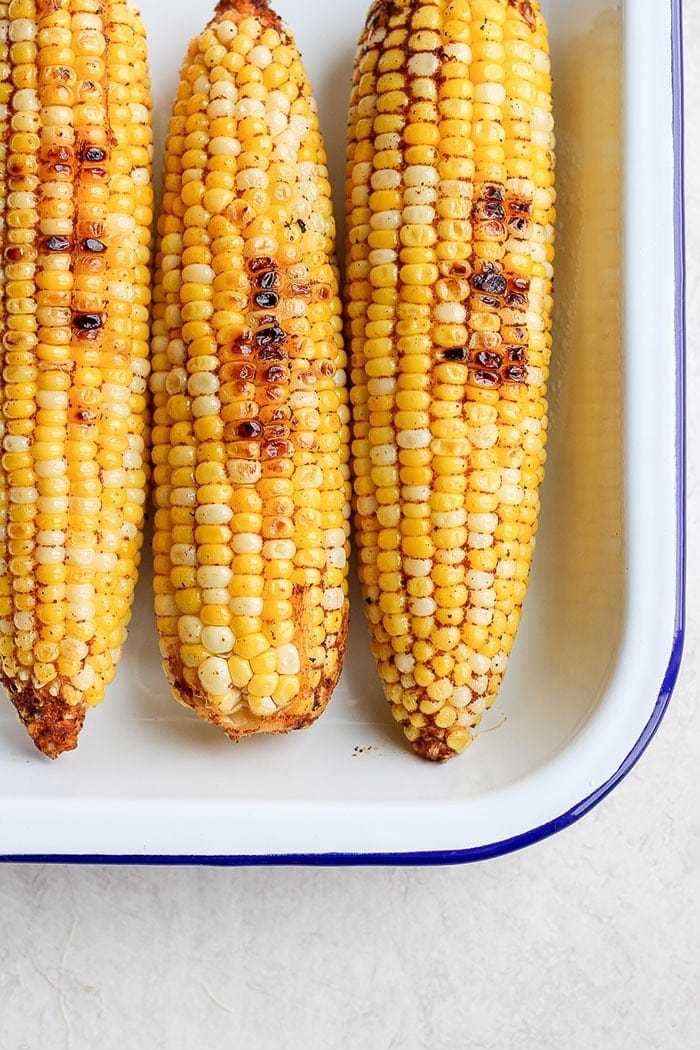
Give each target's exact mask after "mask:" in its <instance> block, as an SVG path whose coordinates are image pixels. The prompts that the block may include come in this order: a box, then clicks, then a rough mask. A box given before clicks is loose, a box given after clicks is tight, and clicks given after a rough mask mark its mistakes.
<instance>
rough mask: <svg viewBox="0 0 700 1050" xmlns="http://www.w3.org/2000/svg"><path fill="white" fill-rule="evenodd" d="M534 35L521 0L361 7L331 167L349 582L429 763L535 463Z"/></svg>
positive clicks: (544, 272)
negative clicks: (339, 276) (340, 138)
mask: <svg viewBox="0 0 700 1050" xmlns="http://www.w3.org/2000/svg"><path fill="white" fill-rule="evenodd" d="M550 91H551V84H550V73H549V59H548V47H547V36H546V29H545V26H544V23H543V20H542V16H541V14H540V10H539V5H538V4H537V3H536V2H534V0H533V2H532V3H529V2H521V0H517V2H516V0H378V2H375V3H374V5H373V7H372V8H371V11H370V14H369V19H368V22H367V25H366V29H365V32H364V34H363V36H362V37H361V40H360V47H359V51H358V56H357V61H356V67H355V78H354V87H353V94H352V101H351V113H350V137H349V151H348V174H347V220H348V221H347V226H348V252H347V301H348V307H347V327H348V338H349V341H350V347H351V354H352V359H351V362H352V375H351V379H352V384H351V391H352V393H351V398H352V405H353V421H354V431H353V438H354V441H353V463H354V475H355V510H356V532H357V538H358V543H359V548H360V578H361V584H362V589H363V594H364V599H365V604H366V608H367V611H368V617H369V624H370V631H371V637H372V646H373V651H374V653H375V656H376V658H377V661H378V665H379V669H380V673H381V676H382V680H383V683H384V688H385V692H386V695H387V698H388V700H389V702H390V704H391V708H392V712H393V715H394V718H395V719H396V721H397V722H398V723H399V724H400V725H401V726H402V727H403V729H404V732H405V734H406V736H407V737H408V739H409V741H410V742H411V743H412V745H413V747H414V748H415V750H416V751H417V752H418V753H419V754H420V755H422V756H424V757H426V758H429V759H433V760H444V759H446V758H449V757H451V756H452V755H453V754H455V753H456V752H459V751H462V750H463V749H464V748H465V747H466V745H467V744H468V743H469V742H470V741H471V739H472V736H473V729H474V727H475V726H476V725H477V724H478V723H479V721H480V719H481V716H482V713H483V711H484V710H485V709H486V708H487V707H488V706H489V705H490V704H491V703H492V701H493V699H494V696H495V693H496V691H497V689H498V686H499V683H500V681H501V679H502V676H503V673H504V671H505V668H506V662H507V659H508V655H509V653H510V650H511V646H512V644H513V638H514V635H515V631H516V628H517V626H518V621H519V619H520V609H521V604H522V600H523V597H524V594H525V588H526V582H527V578H528V574H529V568H530V561H531V557H532V551H533V548H534V535H535V531H536V526H537V514H538V507H539V503H538V487H539V484H540V481H541V480H542V476H543V464H544V459H545V451H544V449H545V436H546V426H547V405H546V401H545V384H546V380H547V375H548V364H549V357H550V347H551V335H550V331H551V321H550V314H551V291H552V259H553V222H554V182H553V161H554V158H553V149H554V137H553V121H552V105H551V94H550Z"/></svg>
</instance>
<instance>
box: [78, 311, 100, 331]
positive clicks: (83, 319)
mask: <svg viewBox="0 0 700 1050" xmlns="http://www.w3.org/2000/svg"><path fill="white" fill-rule="evenodd" d="M103 324H104V318H103V316H102V314H76V316H75V327H76V328H77V329H78V330H79V331H81V332H94V331H96V330H97V329H98V328H101V327H102V325H103Z"/></svg>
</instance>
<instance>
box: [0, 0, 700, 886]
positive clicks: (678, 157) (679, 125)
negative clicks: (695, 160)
mask: <svg viewBox="0 0 700 1050" xmlns="http://www.w3.org/2000/svg"><path fill="white" fill-rule="evenodd" d="M671 13H672V34H673V39H672V56H673V141H674V155H675V176H674V213H675V214H674V231H675V331H676V340H675V341H676V359H677V363H678V369H677V374H678V386H677V391H676V399H677V420H678V431H677V435H676V464H677V492H678V505H677V551H678V562H677V566H676V612H675V625H674V637H673V647H672V649H671V655H670V658H669V662H668V667H667V669H666V674H665V675H664V679H663V682H662V685H661V691H660V693H659V696H658V699H657V701H656V704H655V705H654V710H653V712H652V715H651V718H650V719H649V721H648V722H647V724H646V726H645V728H644V731H643V732H642V735H641V736H640V737H639V740H638V741H637V743H636V744H635V745H634V747H633V748H632V750H631V751H630V753H629V754H628V755H627V757H626V758H625V760H624V762H623V763H622V764H621V765H620V767H619V769H618V770H617V771H616V772H615V773H613V775H612V776H611V777H610V779H609V780H607V781H606V782H605V783H604V784H602V785H601V786H600V787H599V788H598V789H597V790H596V791H594V792H592V794H590V795H588V796H587V797H586V798H584V799H583V800H582V801H581V802H579V803H578V804H577V805H576V806H574V807H573V808H572V809H569V810H567V812H566V813H562V815H561V816H560V817H556V818H555V819H554V820H550V821H549V822H548V823H546V824H542V825H540V826H539V827H537V828H532V829H531V830H530V831H526V832H523V833H522V834H521V835H515V836H514V837H513V838H509V839H503V840H502V841H501V842H492V843H489V844H487V845H484V846H474V847H472V848H470V849H457V850H438V851H426V852H420V853H320V854H315V853H300V854H299V853H285V854H279V855H271V856H245V855H244V856H206V855H191V856H187V855H158V856H141V855H138V854H137V855H130V854H63V853H50V854H43V853H31V854H12V855H10V856H0V861H4V862H8V863H15V864H25V863H54V864H125V865H144V866H153V865H173V866H176V867H186V866H192V865H209V866H212V867H244V866H250V865H258V866H265V867H274V866H281V865H303V866H308V867H343V866H349V865H366V866H371V865H397V866H398V865H425V866H428V865H431V866H432V865H443V864H468V863H474V862H475V861H480V860H488V859H489V858H490V857H498V856H501V855H503V854H505V853H512V852H514V851H515V850H519V849H524V847H526V846H531V845H532V844H533V843H535V842H540V841H541V840H542V839H545V838H548V837H549V836H550V835H554V834H556V832H558V831H562V830H563V829H564V828H567V827H569V826H570V825H571V824H574V823H575V822H576V821H577V820H580V819H581V817H583V816H585V814H586V813H588V812H590V810H592V809H593V808H594V806H597V805H598V803H599V802H602V800H603V799H604V798H605V797H606V795H609V794H610V792H611V791H612V790H613V788H615V787H617V785H618V784H619V783H620V781H621V780H623V779H624V778H625V777H626V776H627V774H628V773H629V772H630V770H631V769H632V768H633V767H634V766H635V765H636V763H637V762H638V761H639V759H640V758H641V756H642V754H643V753H644V751H646V749H647V747H648V746H649V744H650V743H651V740H652V738H653V736H654V734H655V733H656V731H657V729H658V728H659V725H660V724H661V720H662V719H663V717H664V715H665V713H666V710H667V708H668V705H669V702H670V699H671V695H672V693H673V689H674V687H675V684H676V680H677V678H678V672H679V670H680V665H681V657H682V654H683V643H684V639H685V553H686V520H685V516H686V510H685V486H686V402H685V354H686V332H685V281H686V275H685V200H684V186H685V178H684V131H683V112H684V106H683V26H682V0H671Z"/></svg>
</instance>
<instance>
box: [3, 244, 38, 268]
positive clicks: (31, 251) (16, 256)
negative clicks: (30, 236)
mask: <svg viewBox="0 0 700 1050" xmlns="http://www.w3.org/2000/svg"><path fill="white" fill-rule="evenodd" d="M3 254H4V256H5V260H6V261H7V262H10V263H18V262H34V260H35V259H36V248H35V247H34V245H32V244H10V245H8V246H7V248H5V251H4V253H3Z"/></svg>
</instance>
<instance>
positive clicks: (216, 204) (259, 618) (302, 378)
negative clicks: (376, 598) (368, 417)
mask: <svg viewBox="0 0 700 1050" xmlns="http://www.w3.org/2000/svg"><path fill="white" fill-rule="evenodd" d="M158 232H159V246H158V255H157V264H156V266H157V274H156V281H155V290H154V326H153V333H154V338H153V376H152V391H153V395H154V430H153V467H154V481H155V485H156V490H155V500H156V508H157V509H156V516H155V536H154V555H155V557H154V566H155V609H156V616H157V621H158V628H159V633H160V645H161V652H162V656H163V664H164V668H165V672H166V675H167V677H168V680H169V682H170V685H171V687H172V690H173V694H174V696H175V698H176V699H177V700H178V701H179V702H180V703H182V704H184V705H186V706H189V707H191V708H193V710H194V711H195V712H196V713H197V714H198V715H199V716H200V717H201V718H203V719H205V720H206V721H209V722H212V723H214V724H215V725H218V726H220V727H221V728H222V729H223V730H224V731H225V733H226V734H227V735H228V736H229V737H231V738H232V739H234V740H237V739H239V738H240V737H242V736H244V735H246V734H250V733H256V732H278V731H286V730H289V729H295V728H299V727H301V726H304V725H307V724H308V723H310V722H311V721H313V720H314V719H315V718H316V716H317V715H318V714H320V712H321V711H322V710H323V709H324V707H325V705H326V703H327V701H328V699H329V696H330V693H331V691H332V688H333V686H334V685H335V682H336V680H337V678H338V675H339V673H340V666H341V662H342V655H343V651H344V640H345V635H346V629H347V612H348V611H347V597H346V588H347V580H346V575H347V558H348V533H349V517H350V511H349V498H350V482H349V466H348V459H349V408H348V406H347V395H346V392H345V364H346V360H345V354H344V351H343V342H342V319H341V306H340V300H339V297H338V285H337V272H336V267H335V261H334V233H335V230H334V221H333V215H332V210H331V202H330V187H329V183H328V177H327V171H326V155H325V153H324V149H323V142H322V139H321V136H320V133H319V128H318V117H317V111H316V106H315V103H314V100H313V97H312V94H311V88H310V86H309V83H308V81H307V78H306V74H305V72H304V67H303V65H302V62H301V59H300V56H299V52H298V51H297V49H296V46H295V44H294V40H293V38H292V36H291V34H290V33H289V31H288V30H287V29H286V28H284V27H283V25H282V24H281V23H280V21H279V19H278V17H277V16H276V15H275V14H274V13H273V12H272V11H271V10H270V9H269V8H268V6H267V4H266V3H264V2H262V0H238V2H232V0H229V2H226V0H224V2H222V3H220V4H219V6H218V8H217V11H216V14H215V16H214V18H213V20H212V21H211V22H210V24H209V25H208V27H207V28H206V29H205V31H204V32H203V34H202V35H200V36H199V37H197V38H196V39H195V40H193V42H192V44H191V46H190V48H189V52H188V54H187V57H186V60H185V64H184V67H183V70H182V77H181V80H180V86H179V89H178V92H177V98H176V101H175V105H174V112H173V117H172V121H171V124H170V130H169V137H168V142H167V150H166V165H165V193H164V200H163V209H162V213H161V216H160V221H159V227H158Z"/></svg>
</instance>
